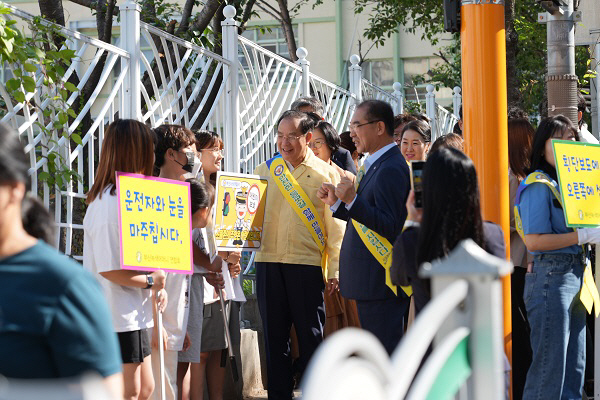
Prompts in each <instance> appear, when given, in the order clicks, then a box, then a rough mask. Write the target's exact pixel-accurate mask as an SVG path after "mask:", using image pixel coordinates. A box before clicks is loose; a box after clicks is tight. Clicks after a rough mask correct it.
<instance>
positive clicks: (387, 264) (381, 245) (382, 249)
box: [352, 165, 412, 296]
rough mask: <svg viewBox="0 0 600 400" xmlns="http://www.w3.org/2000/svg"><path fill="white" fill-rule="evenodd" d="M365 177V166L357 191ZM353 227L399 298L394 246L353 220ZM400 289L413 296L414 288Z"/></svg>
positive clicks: (404, 287) (362, 169)
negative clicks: (393, 275) (393, 257)
mask: <svg viewBox="0 0 600 400" xmlns="http://www.w3.org/2000/svg"><path fill="white" fill-rule="evenodd" d="M364 176H365V167H364V165H363V166H362V167H360V169H359V170H358V175H357V176H356V181H355V184H354V187H355V189H356V190H358V185H359V184H360V181H361V180H362V178H363V177H364ZM352 225H353V226H354V229H356V232H358V236H359V237H360V240H362V242H363V243H364V245H365V246H366V248H367V249H368V250H369V252H370V253H371V254H372V255H373V257H375V259H376V260H377V262H379V264H381V266H382V267H383V269H385V284H386V285H387V286H388V287H389V288H390V289H391V290H392V292H394V294H395V295H396V296H398V288H397V287H396V285H394V284H393V283H392V274H391V270H390V269H391V267H392V249H393V247H394V246H393V245H392V244H391V243H390V242H389V240H387V239H386V238H384V237H383V236H381V235H380V234H378V233H377V232H375V231H373V230H371V229H369V228H367V227H366V226H364V225H363V224H361V223H359V222H356V221H355V220H352ZM400 288H401V289H402V290H403V291H404V293H406V295H407V296H411V295H412V287H410V286H400Z"/></svg>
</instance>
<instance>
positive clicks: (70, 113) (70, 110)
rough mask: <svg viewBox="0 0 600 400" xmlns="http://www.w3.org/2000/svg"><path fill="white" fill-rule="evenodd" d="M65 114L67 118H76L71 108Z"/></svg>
mask: <svg viewBox="0 0 600 400" xmlns="http://www.w3.org/2000/svg"><path fill="white" fill-rule="evenodd" d="M67 114H69V116H70V117H72V118H77V114H76V113H75V111H74V110H73V109H72V108H69V109H68V110H67Z"/></svg>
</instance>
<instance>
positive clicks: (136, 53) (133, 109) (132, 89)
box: [119, 1, 142, 121]
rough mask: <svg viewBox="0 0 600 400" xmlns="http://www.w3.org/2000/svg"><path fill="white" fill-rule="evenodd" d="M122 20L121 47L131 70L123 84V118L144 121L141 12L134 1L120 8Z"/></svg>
mask: <svg viewBox="0 0 600 400" xmlns="http://www.w3.org/2000/svg"><path fill="white" fill-rule="evenodd" d="M119 10H120V13H119V16H120V18H121V47H122V48H123V49H124V50H126V51H127V52H128V53H129V69H128V71H127V77H126V78H125V80H124V82H123V98H124V101H123V110H121V111H122V114H121V115H120V117H121V118H131V119H135V120H138V121H141V119H142V97H141V96H142V95H141V91H140V90H141V89H140V51H141V50H140V12H141V11H142V8H141V6H140V5H138V4H137V3H135V2H133V1H127V2H126V3H125V4H122V5H120V6H119Z"/></svg>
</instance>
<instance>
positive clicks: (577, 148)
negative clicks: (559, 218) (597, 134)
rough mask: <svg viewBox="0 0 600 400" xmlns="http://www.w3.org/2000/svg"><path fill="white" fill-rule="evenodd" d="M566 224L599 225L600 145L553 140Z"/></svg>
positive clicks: (570, 225)
mask: <svg viewBox="0 0 600 400" xmlns="http://www.w3.org/2000/svg"><path fill="white" fill-rule="evenodd" d="M552 145H553V146H554V158H555V160H556V171H557V172H558V180H559V185H560V193H561V195H562V202H563V210H564V213H565V221H566V223H567V226H569V227H572V228H577V227H591V226H599V225H600V145H597V144H587V143H580V142H573V141H569V140H553V141H552Z"/></svg>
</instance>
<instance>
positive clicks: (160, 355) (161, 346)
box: [156, 291, 167, 400]
mask: <svg viewBox="0 0 600 400" xmlns="http://www.w3.org/2000/svg"><path fill="white" fill-rule="evenodd" d="M159 300H160V291H158V292H156V308H157V310H156V315H157V317H158V318H157V319H158V321H157V324H158V359H159V365H160V368H159V374H160V400H166V398H167V392H166V388H165V347H164V344H163V331H162V326H163V325H162V311H160V307H159V306H158V302H159Z"/></svg>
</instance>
